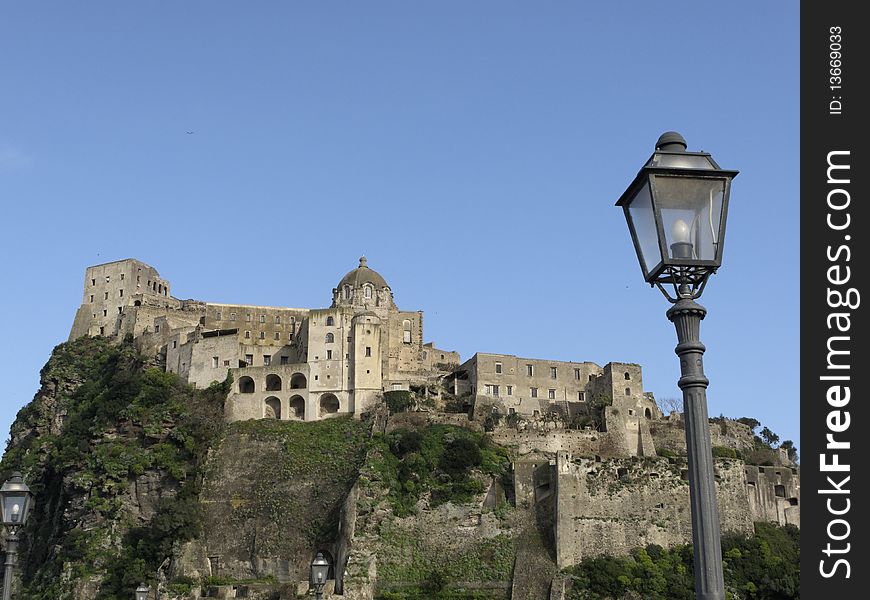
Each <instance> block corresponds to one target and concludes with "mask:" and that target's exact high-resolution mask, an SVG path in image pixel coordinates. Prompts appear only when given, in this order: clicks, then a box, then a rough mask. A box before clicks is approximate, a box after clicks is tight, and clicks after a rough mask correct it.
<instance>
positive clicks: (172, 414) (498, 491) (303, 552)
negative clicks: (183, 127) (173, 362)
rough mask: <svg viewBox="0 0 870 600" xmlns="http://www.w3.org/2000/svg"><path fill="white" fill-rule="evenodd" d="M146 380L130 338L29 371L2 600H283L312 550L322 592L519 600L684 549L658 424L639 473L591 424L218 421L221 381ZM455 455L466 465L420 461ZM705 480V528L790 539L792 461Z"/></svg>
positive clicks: (724, 434) (678, 490) (667, 438)
mask: <svg viewBox="0 0 870 600" xmlns="http://www.w3.org/2000/svg"><path fill="white" fill-rule="evenodd" d="M151 366H152V365H151V364H150V363H149V361H148V360H146V359H143V357H141V356H140V355H139V354H137V352H136V351H135V349H134V347H133V346H132V344H128V343H122V342H116V343H114V344H112V343H109V342H108V341H106V340H103V339H100V338H81V339H79V340H76V341H74V342H70V343H67V344H63V345H61V346H59V347H58V348H57V349H56V350H55V352H54V354H53V355H52V357H51V359H50V360H49V362H48V363H47V364H46V366H45V368H44V369H43V370H42V374H41V375H42V377H41V387H40V390H39V392H38V393H37V394H36V396H35V397H34V400H33V401H32V402H31V403H30V404H29V405H28V406H27V407H25V408H24V409H22V410H21V411H20V413H19V415H18V417H17V419H16V422H15V424H14V425H13V427H12V431H11V441H10V444H9V446H8V448H7V450H6V453H5V454H4V457H3V461H2V464H0V477H4V478H5V477H7V476H8V475H9V474H10V473H11V472H12V471H14V470H18V471H21V472H22V473H23V474H24V476H25V479H26V480H27V482H28V484H29V485H30V487H31V489H32V490H33V491H34V492H35V494H36V505H35V509H34V512H33V513H32V517H31V519H30V520H29V522H28V524H27V527H26V530H25V531H24V532H23V535H22V536H21V537H22V544H21V548H20V551H21V554H20V560H19V564H20V565H21V569H20V571H19V572H18V573H19V574H20V577H21V579H20V581H19V582H18V583H17V587H16V594H17V597H20V598H22V600H27V599H34V600H35V599H36V598H40V599H42V598H57V599H59V600H90V599H100V600H103V599H105V600H110V599H112V598H125V597H132V590H133V589H134V588H135V587H136V585H137V584H138V583H139V582H140V581H147V582H149V583H151V584H152V585H154V586H156V585H157V584H159V585H160V587H161V596H160V600H170V599H179V600H180V599H188V598H198V597H200V596H209V597H239V595H247V596H246V597H249V598H262V599H264V600H265V599H269V600H276V599H280V600H289V599H290V598H294V597H297V593H299V594H304V593H305V592H306V590H307V584H304V583H302V584H300V582H303V581H305V580H306V579H307V574H308V568H309V564H310V561H311V559H312V558H313V556H314V555H315V554H316V553H317V552H322V553H323V554H324V555H325V556H326V557H327V559H328V560H329V561H330V563H331V564H332V565H334V568H333V572H332V573H331V574H330V582H329V586H328V588H327V592H328V595H327V597H333V596H334V597H336V598H338V597H341V598H345V599H347V600H372V599H373V598H374V597H375V596H376V595H377V594H386V593H391V594H394V595H396V594H398V595H399V596H398V597H401V595H402V594H403V593H409V594H424V596H421V597H425V594H429V595H430V596H431V595H435V594H436V593H437V591H438V590H441V589H443V588H451V589H453V590H459V589H464V590H466V591H468V592H469V593H472V592H473V593H474V594H477V596H476V597H486V598H492V599H497V598H498V599H501V598H505V599H506V598H527V599H529V600H532V599H536V598H544V597H546V595H547V594H548V593H550V592H551V591H553V590H556V589H557V588H559V585H561V584H559V581H558V577H557V578H556V580H554V579H553V577H554V574H556V573H557V572H558V569H559V568H561V567H564V566H567V565H571V564H574V563H576V562H577V561H579V560H582V559H584V558H587V557H590V556H594V555H597V554H601V553H610V554H624V553H627V552H629V551H630V550H631V549H632V548H634V547H636V546H645V545H646V544H659V545H661V546H669V545H673V544H679V543H685V542H687V541H689V540H690V538H691V525H690V516H689V504H688V482H687V481H686V479H685V474H684V469H685V466H684V465H683V462H684V460H685V459H684V458H682V457H680V456H674V455H679V454H680V453H681V452H682V451H683V447H684V441H683V439H684V438H683V435H684V431H683V429H682V427H681V424H680V422H679V419H678V418H671V419H667V420H664V419H663V420H657V421H654V424H653V426H651V427H650V428H649V431H648V432H646V433H644V435H643V436H641V435H640V434H638V436H637V440H638V447H641V446H643V447H644V448H646V446H650V449H649V450H646V449H645V450H643V452H638V454H644V455H647V454H654V453H655V452H656V451H659V452H663V453H668V454H670V455H671V456H669V457H662V456H660V457H658V458H656V457H653V456H634V457H623V458H614V457H608V456H607V455H606V454H605V456H604V458H602V456H599V455H598V454H597V453H598V452H603V450H604V449H605V448H603V446H602V444H601V443H600V439H601V437H602V436H601V433H600V432H596V431H575V430H558V429H557V430H540V431H531V430H527V431H522V432H517V431H515V430H513V429H509V428H506V427H497V428H496V429H495V431H494V432H492V434H491V435H489V436H487V437H485V436H484V433H483V432H482V431H481V426H480V423H479V422H474V421H468V419H467V416H465V415H456V414H441V413H431V414H430V413H405V414H400V415H394V416H390V415H389V414H388V411H387V410H386V408H385V407H384V406H381V407H379V408H378V409H377V410H376V411H374V414H373V416H372V418H371V419H370V420H358V419H352V418H347V417H336V418H326V419H323V420H320V421H317V422H310V423H304V422H294V421H278V420H268V419H257V420H250V421H240V422H235V423H230V424H226V423H224V420H223V414H224V411H223V408H224V407H223V400H224V398H226V396H227V393H228V390H229V389H230V386H231V383H232V382H231V381H229V380H228V381H226V382H224V383H223V384H216V385H214V386H212V387H210V388H208V389H207V390H193V389H191V388H189V387H187V386H185V385H183V384H181V383H180V382H179V380H178V378H177V376H175V375H173V374H170V373H165V372H163V371H162V370H159V369H154V368H149V367H151ZM639 431H640V430H639ZM409 432H410V434H413V435H407V434H408V433H409ZM427 432H428V433H427ZM433 432H435V433H433ZM711 432H712V434H713V444H714V446H718V447H720V448H724V449H726V450H728V449H731V450H732V451H733V452H734V453H737V452H739V453H741V455H744V456H748V455H751V453H753V452H758V444H757V443H756V442H755V441H754V440H753V438H752V433H751V430H749V428H748V427H745V426H743V425H741V424H739V423H735V422H733V421H728V422H724V421H722V422H717V423H713V424H711ZM641 433H643V432H641ZM647 434H648V435H647ZM427 436H428V437H427ZM433 436H434V437H433ZM647 438H648V439H647ZM463 440H464V441H466V442H467V441H468V440H474V444H479V446H478V447H477V448H478V450H479V451H480V452H483V451H484V450H486V451H487V452H488V454H486V456H487V457H488V458H485V457H483V455H481V457H480V461H479V462H477V463H475V464H474V465H472V463H467V464H466V463H465V462H463V460H464V458H465V456H466V455H465V454H462V453H459V454H457V455H455V456H453V458H452V459H451V461H452V462H451V461H447V462H444V461H441V462H439V460H441V458H443V457H444V456H445V455H446V452H447V449H448V448H449V447H452V446H451V444H454V443H457V442H458V441H463ZM411 442H413V444H412V443H411ZM433 444H434V445H437V446H438V447H439V448H441V449H440V450H438V451H437V452H435V455H433V456H435V458H432V456H429V458H426V457H427V456H428V455H427V453H429V454H432V452H433V450H432V445H433ZM474 444H472V446H471V447H470V450H474V448H475V447H474ZM403 445H404V446H403ZM652 445H654V446H655V448H654V449H652ZM405 446H407V447H405ZM402 447H404V448H405V449H404V450H402V449H401V448H402ZM456 447H461V445H460V446H456ZM465 448H468V447H467V446H465ZM478 450H475V451H478ZM438 452H443V453H444V454H441V455H438ZM721 455H727V452H724V454H720V456H721ZM439 456H440V458H439ZM763 456H765V457H770V456H774V455H773V454H770V453H767V454H763ZM774 458H775V457H774ZM508 459H509V460H508ZM426 460H429V461H430V462H429V463H425V461H426ZM433 461H434V462H433ZM457 461H458V462H457ZM487 461H489V462H487ZM498 461H501V462H498ZM424 463H425V464H424ZM457 464H460V467H457V466H456V465H457ZM469 465H472V466H469ZM424 467H425V468H424ZM496 467H497V468H496ZM457 468H461V469H464V470H462V471H461V473H462V476H461V477H459V476H456V473H457V471H454V470H455V469H457ZM427 477H428V479H426V478H427ZM716 477H717V488H718V492H719V506H720V512H721V515H722V526H723V530H725V531H736V532H742V533H750V532H751V531H752V527H753V521H756V520H766V521H773V522H777V523H780V524H798V525H799V522H800V513H799V510H800V507H799V502H800V479H799V473H798V470H797V469H796V468H795V467H794V466H791V465H788V464H784V463H782V462H780V463H777V464H773V465H772V466H748V465H746V464H744V462H743V461H740V460H735V459H729V458H721V459H718V460H717V461H716ZM421 490H422V491H421ZM415 494H416V495H415ZM437 494H441V496H440V497H436V496H437ZM445 494H446V495H447V497H449V499H447V500H445ZM451 494H452V495H451ZM457 494H458V495H457ZM408 498H411V500H410V501H408ZM403 502H404V504H403ZM551 582H552V583H551ZM394 597H395V596H394Z"/></svg>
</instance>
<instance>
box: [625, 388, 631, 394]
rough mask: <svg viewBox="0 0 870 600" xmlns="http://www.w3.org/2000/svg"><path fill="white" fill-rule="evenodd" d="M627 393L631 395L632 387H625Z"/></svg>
mask: <svg viewBox="0 0 870 600" xmlns="http://www.w3.org/2000/svg"><path fill="white" fill-rule="evenodd" d="M625 395H626V396H631V388H625Z"/></svg>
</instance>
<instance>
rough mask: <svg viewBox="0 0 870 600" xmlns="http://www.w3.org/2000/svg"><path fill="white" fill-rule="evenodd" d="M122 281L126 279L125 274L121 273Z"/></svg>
mask: <svg viewBox="0 0 870 600" xmlns="http://www.w3.org/2000/svg"><path fill="white" fill-rule="evenodd" d="M121 281H124V274H123V273H121Z"/></svg>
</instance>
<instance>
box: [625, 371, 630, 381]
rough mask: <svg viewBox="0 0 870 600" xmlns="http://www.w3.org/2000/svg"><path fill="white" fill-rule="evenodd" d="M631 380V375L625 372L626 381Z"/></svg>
mask: <svg viewBox="0 0 870 600" xmlns="http://www.w3.org/2000/svg"><path fill="white" fill-rule="evenodd" d="M629 379H631V375H629V374H628V371H626V372H625V380H626V381H628V380H629Z"/></svg>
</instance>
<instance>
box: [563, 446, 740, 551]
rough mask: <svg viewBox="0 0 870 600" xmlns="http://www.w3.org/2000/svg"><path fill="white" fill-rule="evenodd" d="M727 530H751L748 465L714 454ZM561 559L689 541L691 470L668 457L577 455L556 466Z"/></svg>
mask: <svg viewBox="0 0 870 600" xmlns="http://www.w3.org/2000/svg"><path fill="white" fill-rule="evenodd" d="M715 474H716V488H717V497H718V502H719V512H720V518H721V523H722V531H724V532H731V531H736V532H740V533H744V534H751V533H752V531H753V527H752V517H751V513H750V509H749V499H748V497H747V494H746V476H745V473H744V469H743V463H741V462H739V461H733V460H717V461H716V463H715ZM555 493H556V503H555V504H556V513H555V520H556V531H555V539H556V562H557V564H558V566H559V567H560V568H564V567H566V566H568V565H572V564H576V563H577V562H579V561H581V560H582V559H584V558H587V557H591V556H596V555H598V554H602V553H604V552H607V553H611V554H627V553H628V552H629V551H630V550H631V549H632V548H634V547H637V546H646V545H648V544H658V545H660V546H672V545H675V544H682V543H687V542H690V541H691V537H692V524H691V512H690V507H689V483H688V475H687V474H685V473H684V471H683V469H682V467H680V466H679V465H678V464H672V463H671V462H670V461H668V460H667V459H646V460H643V461H637V460H631V459H614V460H604V461H595V460H588V459H572V458H571V457H570V456H569V455H567V454H559V455H558V457H557V464H556V467H555Z"/></svg>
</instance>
